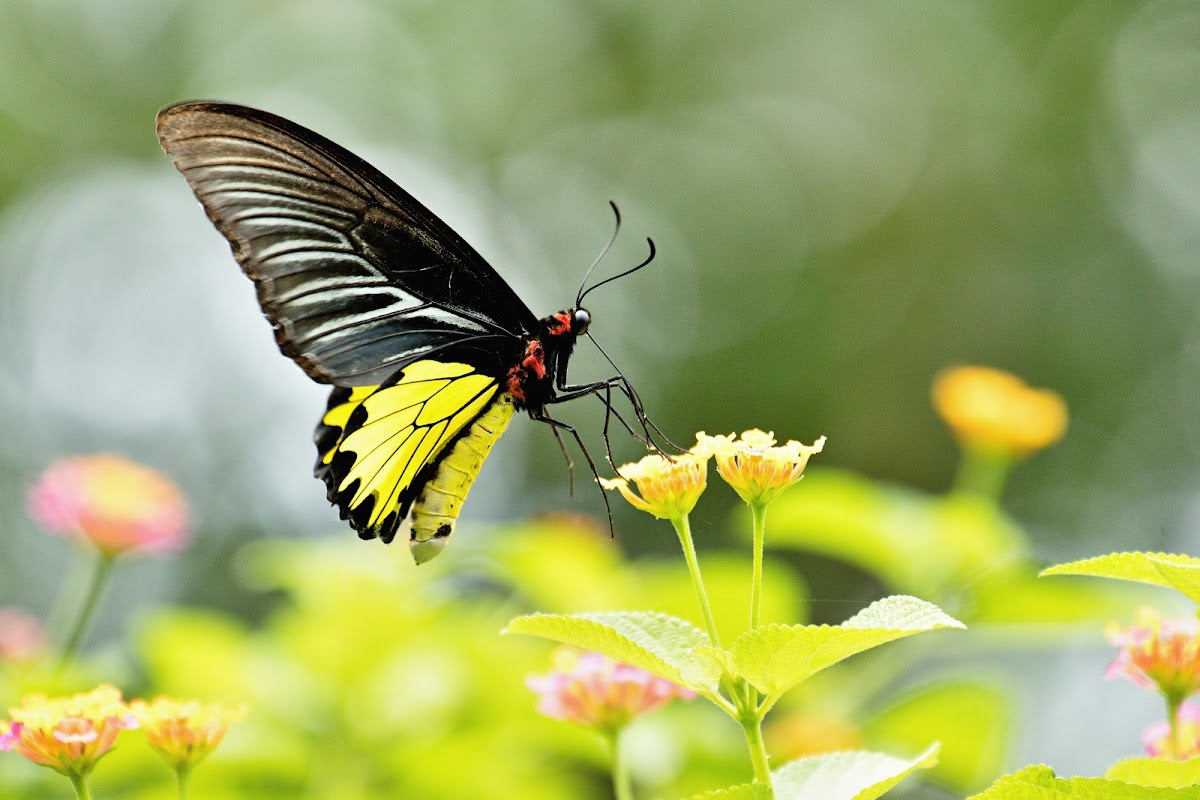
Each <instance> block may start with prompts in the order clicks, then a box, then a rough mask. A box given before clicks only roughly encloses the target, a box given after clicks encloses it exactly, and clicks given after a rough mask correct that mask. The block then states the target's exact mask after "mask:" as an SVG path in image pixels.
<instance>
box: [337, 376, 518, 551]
mask: <svg viewBox="0 0 1200 800" xmlns="http://www.w3.org/2000/svg"><path fill="white" fill-rule="evenodd" d="M446 357H447V358H451V357H452V356H446ZM513 410H514V406H513V398H512V395H510V394H509V393H508V392H506V391H504V390H503V388H502V387H501V385H500V381H499V380H498V379H497V378H496V377H494V376H492V375H488V374H485V373H484V372H482V371H480V370H479V369H477V368H476V367H474V366H472V365H471V364H468V363H460V362H457V361H453V360H433V359H423V360H418V361H414V362H412V363H411V364H409V365H407V366H406V367H404V368H403V369H402V370H400V372H399V373H398V374H397V375H396V376H394V378H392V379H390V380H389V381H387V382H386V383H384V384H381V385H379V386H357V387H344V388H337V389H335V390H334V391H333V392H332V394H331V395H330V397H329V406H328V408H327V410H326V412H325V416H324V417H323V418H322V419H321V424H320V425H318V427H317V432H316V437H315V438H316V442H317V449H318V460H317V465H316V474H317V476H318V477H320V478H321V479H322V480H323V481H325V485H326V487H327V489H328V495H329V500H330V502H332V503H334V504H335V505H336V506H337V507H338V509H339V511H340V512H341V515H342V518H343V519H348V520H350V522H351V524H352V525H353V526H354V527H355V529H356V530H357V531H358V532H359V535H360V536H362V537H363V538H368V539H369V538H379V539H382V540H383V541H384V542H390V541H392V539H393V538H394V537H395V536H396V533H397V531H398V530H399V529H400V526H401V523H402V522H403V521H404V520H405V518H406V517H407V516H408V514H409V511H410V510H411V511H412V525H411V533H410V535H409V543H410V547H411V548H412V552H413V557H414V558H415V560H416V562H417V563H418V564H420V563H423V562H425V561H428V560H429V559H430V558H433V557H434V556H435V555H437V554H438V553H440V552H441V550H442V548H443V547H444V546H445V544H446V541H447V539H448V538H449V536H450V534H451V533H453V532H454V525H455V520H457V518H458V514H459V510H460V508H461V506H462V503H463V501H464V500H465V499H466V496H467V492H468V491H470V489H471V485H472V484H473V483H474V481H475V478H476V477H477V476H478V474H479V470H480V469H481V468H482V466H483V462H484V459H486V458H487V456H488V453H489V452H491V449H492V445H493V444H495V442H496V440H497V439H499V438H500V435H501V434H502V433H503V432H504V430H505V428H506V427H507V426H508V423H509V421H510V420H511V419H512V416H513Z"/></svg>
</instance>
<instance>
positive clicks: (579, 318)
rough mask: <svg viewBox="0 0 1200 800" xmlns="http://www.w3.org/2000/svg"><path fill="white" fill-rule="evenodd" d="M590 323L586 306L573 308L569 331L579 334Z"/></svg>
mask: <svg viewBox="0 0 1200 800" xmlns="http://www.w3.org/2000/svg"><path fill="white" fill-rule="evenodd" d="M591 324H592V315H591V314H589V313H588V310H587V309H586V308H577V309H575V314H574V315H573V316H572V317H571V332H572V333H574V334H575V335H576V336H581V335H583V333H584V332H585V331H586V330H587V329H588V325H591Z"/></svg>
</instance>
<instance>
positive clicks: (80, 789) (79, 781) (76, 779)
mask: <svg viewBox="0 0 1200 800" xmlns="http://www.w3.org/2000/svg"><path fill="white" fill-rule="evenodd" d="M67 777H68V778H70V779H71V785H72V786H74V787H75V797H76V798H78V800H92V792H91V790H89V789H88V785H87V779H85V778H84V777H83V776H82V775H79V774H78V773H74V772H72V773H70V774H69V775H67Z"/></svg>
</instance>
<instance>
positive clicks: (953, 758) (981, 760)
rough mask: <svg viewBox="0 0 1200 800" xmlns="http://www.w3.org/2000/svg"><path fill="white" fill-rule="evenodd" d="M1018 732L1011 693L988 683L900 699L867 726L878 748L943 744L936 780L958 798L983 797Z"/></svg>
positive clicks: (934, 688) (940, 687) (941, 687)
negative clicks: (979, 794)
mask: <svg viewBox="0 0 1200 800" xmlns="http://www.w3.org/2000/svg"><path fill="white" fill-rule="evenodd" d="M1012 727H1013V700H1012V696H1011V692H1009V691H1006V690H1004V689H1002V688H1000V687H998V686H992V685H989V684H986V683H977V682H968V681H956V682H953V683H948V682H944V681H943V682H939V683H936V684H933V685H930V686H926V687H922V688H919V689H916V690H914V691H913V692H911V693H909V694H907V695H905V696H903V697H900V698H899V699H897V700H896V701H895V702H894V703H893V704H892V705H890V706H889V707H888V708H885V709H884V710H883V711H881V712H880V713H879V714H878V715H876V716H875V717H874V718H873V719H871V720H869V721H867V722H866V723H865V724H864V725H863V731H864V733H866V735H867V738H868V741H869V742H870V744H871V746H873V747H880V748H881V749H884V750H899V751H900V752H911V751H912V750H914V749H916V748H918V747H921V746H922V745H924V744H925V743H926V742H928V741H929V740H930V739H932V738H937V739H940V740H941V741H942V749H941V752H940V753H939V755H938V763H937V766H936V767H934V768H933V773H932V774H933V776H934V778H935V779H936V780H937V781H938V783H941V784H944V785H946V786H949V787H950V788H952V789H955V790H956V791H957V792H959V793H964V794H965V793H966V792H970V791H978V790H979V789H980V788H982V787H983V786H986V785H987V784H988V782H989V781H991V780H993V779H994V778H995V776H996V775H998V774H999V773H1000V771H1001V768H1002V767H1003V765H1004V761H1005V759H1006V758H1007V757H1008V751H1009V741H1010V737H1011V735H1012Z"/></svg>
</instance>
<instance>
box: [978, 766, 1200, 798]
mask: <svg viewBox="0 0 1200 800" xmlns="http://www.w3.org/2000/svg"><path fill="white" fill-rule="evenodd" d="M970 800H1200V787H1194V788H1188V789H1165V788H1159V787H1151V786H1137V785H1135V784H1132V783H1124V782H1122V781H1114V780H1105V779H1103V778H1058V777H1055V775H1054V770H1052V769H1050V768H1049V767H1047V766H1035V767H1026V768H1025V769H1023V770H1020V771H1018V772H1014V773H1013V774H1011V775H1005V776H1004V777H1003V778H1000V779H999V780H998V781H996V782H995V783H993V784H992V785H991V786H989V787H988V788H987V789H985V790H984V791H982V792H980V793H979V794H977V795H972V796H971V798H970Z"/></svg>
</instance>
